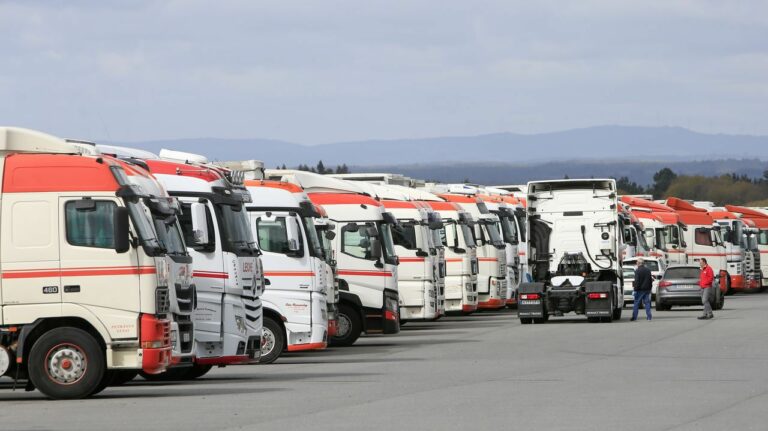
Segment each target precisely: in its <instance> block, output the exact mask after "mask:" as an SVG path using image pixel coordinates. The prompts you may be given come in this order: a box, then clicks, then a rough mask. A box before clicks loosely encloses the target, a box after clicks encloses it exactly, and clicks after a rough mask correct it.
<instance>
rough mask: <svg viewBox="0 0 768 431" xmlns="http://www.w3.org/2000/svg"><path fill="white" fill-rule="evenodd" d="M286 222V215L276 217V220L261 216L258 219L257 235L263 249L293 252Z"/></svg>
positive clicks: (283, 252)
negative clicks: (289, 244)
mask: <svg viewBox="0 0 768 431" xmlns="http://www.w3.org/2000/svg"><path fill="white" fill-rule="evenodd" d="M285 223H286V222H285V217H275V218H274V220H266V219H263V218H261V217H259V218H257V219H256V235H257V236H258V239H259V247H260V248H261V249H262V250H264V251H269V252H272V253H281V254H289V253H290V252H291V251H290V249H289V248H288V234H287V231H286V227H285Z"/></svg>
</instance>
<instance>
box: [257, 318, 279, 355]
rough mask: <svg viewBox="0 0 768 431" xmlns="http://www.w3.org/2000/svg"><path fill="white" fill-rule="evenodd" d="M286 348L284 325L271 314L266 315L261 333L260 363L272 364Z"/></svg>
mask: <svg viewBox="0 0 768 431" xmlns="http://www.w3.org/2000/svg"><path fill="white" fill-rule="evenodd" d="M284 348H285V331H283V327H282V326H281V325H280V324H279V323H277V322H275V320H274V319H273V318H271V317H269V316H264V326H263V328H262V334H261V358H260V359H259V363H260V364H271V363H273V362H275V361H276V360H277V358H279V357H280V354H281V353H283V349H284Z"/></svg>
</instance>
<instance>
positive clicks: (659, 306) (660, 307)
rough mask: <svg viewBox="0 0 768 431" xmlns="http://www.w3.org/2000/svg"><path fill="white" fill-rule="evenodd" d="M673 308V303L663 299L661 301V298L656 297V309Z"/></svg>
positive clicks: (665, 309) (667, 309) (666, 309)
mask: <svg viewBox="0 0 768 431" xmlns="http://www.w3.org/2000/svg"><path fill="white" fill-rule="evenodd" d="M671 309H672V306H671V305H667V304H665V303H663V302H662V301H659V299H658V298H657V299H656V311H669V310H671Z"/></svg>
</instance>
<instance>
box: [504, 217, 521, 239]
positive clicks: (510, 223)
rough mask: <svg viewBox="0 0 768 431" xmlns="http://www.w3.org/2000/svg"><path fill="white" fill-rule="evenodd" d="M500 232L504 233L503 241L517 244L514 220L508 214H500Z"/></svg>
mask: <svg viewBox="0 0 768 431" xmlns="http://www.w3.org/2000/svg"><path fill="white" fill-rule="evenodd" d="M501 232H502V233H503V234H504V242H506V243H507V244H513V245H514V244H517V243H518V240H517V227H515V222H514V220H512V219H511V218H510V217H509V216H501Z"/></svg>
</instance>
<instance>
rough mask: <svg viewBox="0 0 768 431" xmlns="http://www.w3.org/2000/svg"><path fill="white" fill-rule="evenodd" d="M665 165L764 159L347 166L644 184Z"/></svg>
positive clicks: (757, 165)
mask: <svg viewBox="0 0 768 431" xmlns="http://www.w3.org/2000/svg"><path fill="white" fill-rule="evenodd" d="M664 167H668V168H670V169H672V170H673V171H674V172H675V173H677V174H683V175H704V176H717V175H722V174H730V173H738V174H739V175H743V174H746V175H748V176H749V177H752V178H762V176H763V171H765V170H767V169H768V163H766V162H765V161H761V160H759V159H719V160H700V161H691V162H686V161H680V160H668V161H638V162H634V161H621V160H610V161H589V160H566V161H557V162H546V163H535V162H533V163H528V164H519V163H515V164H512V163H434V164H409V165H381V166H350V170H351V171H352V172H396V173H402V174H403V175H406V176H409V177H412V178H421V179H427V180H432V181H440V182H451V183H453V182H463V181H464V180H465V179H468V180H469V181H470V182H473V183H479V184H489V185H493V184H523V183H525V182H527V181H532V180H544V179H555V178H563V177H564V176H566V175H567V176H568V177H570V178H590V177H594V178H600V177H603V178H606V177H613V178H621V177H628V178H629V179H630V180H632V181H634V182H636V183H638V184H641V185H648V184H652V183H653V174H654V173H656V172H658V171H659V170H660V169H662V168H664Z"/></svg>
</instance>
